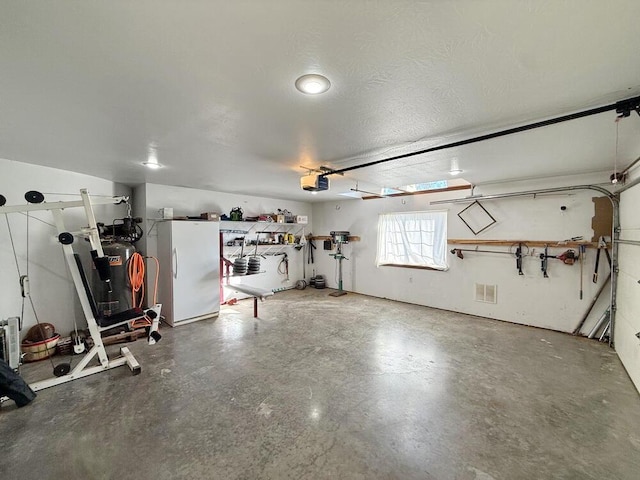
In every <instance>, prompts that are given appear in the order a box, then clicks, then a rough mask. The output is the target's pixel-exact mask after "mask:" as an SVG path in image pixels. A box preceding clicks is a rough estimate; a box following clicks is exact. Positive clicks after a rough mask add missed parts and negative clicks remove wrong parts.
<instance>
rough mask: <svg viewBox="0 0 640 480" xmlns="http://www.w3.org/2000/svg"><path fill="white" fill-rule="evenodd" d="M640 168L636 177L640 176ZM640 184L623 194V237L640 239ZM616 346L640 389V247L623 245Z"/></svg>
mask: <svg viewBox="0 0 640 480" xmlns="http://www.w3.org/2000/svg"><path fill="white" fill-rule="evenodd" d="M638 173H640V172H637V171H636V177H637V176H638ZM639 206H640V185H637V186H635V187H632V188H631V189H629V190H627V191H625V192H622V193H621V194H620V225H621V227H622V230H621V233H620V238H622V239H625V240H636V241H640V217H639V216H638V207H639ZM619 267H620V274H619V276H618V297H617V304H618V310H617V314H616V326H615V348H616V351H617V352H618V355H619V356H620V360H622V363H623V364H624V366H625V368H626V369H627V372H628V373H629V376H630V377H631V380H633V383H634V384H635V386H636V388H637V389H638V390H640V339H638V337H636V333H638V332H640V284H639V282H640V247H639V246H636V245H624V244H621V245H620V250H619Z"/></svg>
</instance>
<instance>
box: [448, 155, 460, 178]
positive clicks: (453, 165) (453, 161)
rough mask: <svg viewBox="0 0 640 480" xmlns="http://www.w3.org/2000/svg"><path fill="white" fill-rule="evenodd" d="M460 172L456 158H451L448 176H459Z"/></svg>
mask: <svg viewBox="0 0 640 480" xmlns="http://www.w3.org/2000/svg"><path fill="white" fill-rule="evenodd" d="M461 173H462V170H461V169H460V164H459V163H458V157H453V158H452V159H451V168H450V169H449V175H454V176H455V175H460V174H461Z"/></svg>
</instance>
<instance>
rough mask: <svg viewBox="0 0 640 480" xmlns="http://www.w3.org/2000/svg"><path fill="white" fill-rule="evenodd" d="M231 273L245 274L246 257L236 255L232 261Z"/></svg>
mask: <svg viewBox="0 0 640 480" xmlns="http://www.w3.org/2000/svg"><path fill="white" fill-rule="evenodd" d="M233 274H234V275H246V274H247V259H246V258H243V257H238V258H236V259H235V261H234V262H233Z"/></svg>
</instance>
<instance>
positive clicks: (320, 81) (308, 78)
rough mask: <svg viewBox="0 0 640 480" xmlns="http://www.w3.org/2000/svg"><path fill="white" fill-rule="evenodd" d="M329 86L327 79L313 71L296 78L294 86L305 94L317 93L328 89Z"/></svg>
mask: <svg viewBox="0 0 640 480" xmlns="http://www.w3.org/2000/svg"><path fill="white" fill-rule="evenodd" d="M329 87H331V82H330V81H329V79H328V78H327V77H323V76H322V75H318V74H315V73H311V74H309V75H302V76H301V77H300V78H298V79H297V80H296V88H297V89H298V90H299V91H301V92H302V93H305V94H307V95H319V94H321V93H324V92H326V91H327V90H329Z"/></svg>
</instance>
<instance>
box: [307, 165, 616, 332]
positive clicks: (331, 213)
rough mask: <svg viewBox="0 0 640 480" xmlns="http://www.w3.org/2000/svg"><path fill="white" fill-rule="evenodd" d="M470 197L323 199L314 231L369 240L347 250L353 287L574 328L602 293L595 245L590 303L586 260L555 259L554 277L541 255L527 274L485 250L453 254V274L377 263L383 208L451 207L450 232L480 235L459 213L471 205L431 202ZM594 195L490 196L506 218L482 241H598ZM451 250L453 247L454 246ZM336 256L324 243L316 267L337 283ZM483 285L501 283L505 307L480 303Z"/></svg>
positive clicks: (530, 261)
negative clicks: (478, 289) (477, 291)
mask: <svg viewBox="0 0 640 480" xmlns="http://www.w3.org/2000/svg"><path fill="white" fill-rule="evenodd" d="M603 181H606V178H605V177H604V176H595V177H594V176H583V177H578V176H576V177H570V178H556V179H549V180H545V181H537V182H518V183H509V184H506V183H505V184H500V185H493V186H490V187H489V186H486V187H483V188H477V189H476V191H475V193H476V194H491V193H504V192H513V191H523V190H530V189H535V188H548V187H556V186H565V185H570V184H572V185H578V184H587V183H597V182H603ZM468 194H469V193H468V191H458V192H449V193H443V194H427V195H415V196H407V197H395V198H386V199H376V200H345V201H340V202H328V203H321V204H315V205H314V208H313V219H314V234H316V235H328V233H329V232H330V231H331V230H348V231H350V232H351V234H352V235H359V236H360V237H361V238H362V240H361V241H360V242H354V243H351V244H349V245H347V246H346V247H345V249H344V252H345V254H346V256H347V257H348V258H349V260H348V261H345V262H344V288H345V289H346V290H351V291H354V292H358V293H364V294H367V295H373V296H377V297H384V298H390V299H393V300H399V301H404V302H409V303H415V304H420V305H427V306H431V307H436V308H442V309H446V310H453V311H457V312H462V313H469V314H474V315H479V316H483V317H489V318H495V319H499V320H506V321H510V322H514V323H520V324H526V325H534V326H537V327H543V328H549V329H553V330H560V331H564V332H570V331H572V330H573V329H574V328H575V327H576V325H577V324H578V322H579V320H580V318H581V317H582V315H583V314H584V312H585V311H586V309H587V307H588V304H589V302H590V299H591V298H592V297H593V296H594V295H595V293H596V290H597V285H594V284H593V283H592V282H591V276H592V273H593V266H594V261H595V251H594V250H592V249H588V250H587V255H586V261H585V268H584V277H583V278H584V288H583V289H584V296H583V300H580V299H579V279H580V265H579V263H576V264H575V265H573V266H567V265H564V264H563V263H562V262H560V261H559V260H555V259H549V266H548V274H549V278H548V279H545V278H543V277H542V273H541V271H540V260H539V258H537V257H527V258H525V259H524V268H523V270H524V272H525V275H524V276H519V275H518V272H517V270H516V262H515V258H512V257H509V256H507V255H492V254H480V253H477V254H476V253H468V254H465V258H464V260H461V259H459V258H457V257H456V256H455V255H451V254H449V257H448V260H449V267H450V268H449V270H448V271H446V272H439V271H429V270H417V269H407V268H398V267H379V268H378V267H376V265H375V256H376V242H377V240H376V235H377V220H378V215H379V214H380V213H389V212H402V211H417V210H442V209H446V210H447V211H448V212H449V216H448V237H449V238H474V235H473V234H472V233H471V232H470V231H469V230H468V229H467V227H466V226H465V225H464V224H463V223H462V222H461V221H460V219H459V218H458V217H457V215H456V214H457V213H458V212H459V211H461V210H462V209H463V208H464V207H465V206H466V205H462V204H446V205H436V206H430V205H429V202H430V201H434V200H440V199H446V198H460V197H464V196H467V195H468ZM593 196H598V193H597V192H590V191H585V192H582V191H576V192H571V194H568V195H565V194H561V195H554V196H538V197H537V198H535V199H533V198H531V197H517V198H509V199H501V200H494V201H485V202H483V204H484V206H485V207H486V208H487V209H488V210H489V211H490V212H491V214H492V215H493V216H494V217H495V218H496V219H497V221H498V222H497V223H496V224H495V225H494V226H492V227H490V228H489V229H488V230H486V231H485V232H482V233H481V234H480V235H478V237H475V238H479V239H506V240H508V239H523V240H563V239H567V238H570V237H575V236H580V235H582V236H584V238H585V239H590V238H591V236H592V230H591V217H592V216H593V203H592V201H591V197H593ZM562 205H565V206H567V210H566V211H564V212H563V211H561V209H560V207H561V206H562ZM448 248H449V250H450V249H452V248H454V245H450V246H449V247H448ZM463 248H464V247H463ZM469 248H473V247H469ZM485 248H488V249H492V248H495V249H496V250H505V249H506V247H485ZM563 250H564V249H551V251H550V254H560V253H562V251H563ZM541 251H542V249H540V248H535V253H536V254H538V253H540V252H541ZM328 253H330V252H325V251H323V250H322V244H321V243H319V244H318V250H317V255H316V266H315V269H316V270H317V272H318V273H319V274H325V275H326V276H327V277H328V284H329V286H333V287H335V286H336V285H337V282H336V263H335V261H334V260H333V259H332V258H331V257H329V255H328ZM603 257H604V255H603ZM607 273H608V265H607V263H606V259H605V258H602V259H601V263H600V278H601V279H604V278H605V277H606V275H607ZM475 283H484V284H492V285H497V287H498V302H497V304H485V303H479V302H476V301H474V284H475ZM345 301H348V297H345ZM605 303H606V300H603V301H602V302H600V303H599V304H598V305H596V308H595V309H594V315H592V317H591V318H590V319H589V320H588V321H587V323H586V325H585V328H589V326H590V325H592V324H593V322H594V321H595V318H593V317H595V316H596V315H597V314H601V313H602V312H603V311H604V308H606V307H605V305H604V304H605Z"/></svg>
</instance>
